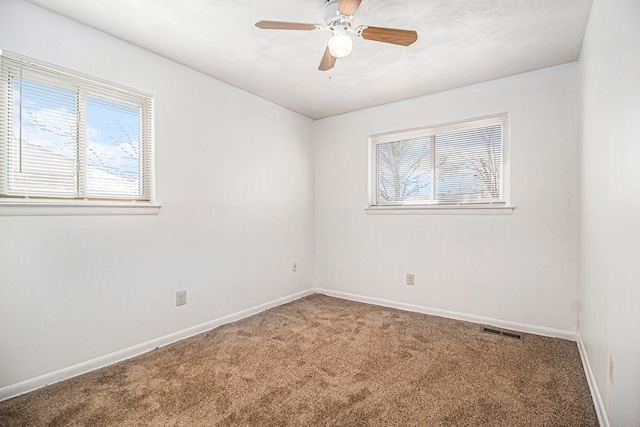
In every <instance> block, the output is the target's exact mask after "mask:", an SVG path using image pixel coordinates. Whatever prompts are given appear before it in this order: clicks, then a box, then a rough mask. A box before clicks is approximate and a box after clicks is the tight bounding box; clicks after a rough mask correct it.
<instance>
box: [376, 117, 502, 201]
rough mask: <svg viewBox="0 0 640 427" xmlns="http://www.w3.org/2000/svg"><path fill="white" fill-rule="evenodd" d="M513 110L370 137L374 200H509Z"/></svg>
mask: <svg viewBox="0 0 640 427" xmlns="http://www.w3.org/2000/svg"><path fill="white" fill-rule="evenodd" d="M507 149H508V116H507V115H506V114H502V115H499V116H492V117H486V118H480V119H474V120H469V121H465V122H462V123H454V124H447V125H439V126H434V127H430V128H423V129H414V130H409V131H401V132H394V133H389V134H384V135H376V136H372V137H371V138H370V153H371V155H370V157H371V164H370V171H371V180H370V182H371V185H370V205H371V206H405V205H407V206H410V205H435V204H449V205H462V204H473V203H475V204H479V203H484V204H505V202H506V201H507V196H508V194H507V193H508V191H507V187H506V184H507V179H508V176H507V174H508V168H507V167H506V166H507V163H506V159H508V152H507Z"/></svg>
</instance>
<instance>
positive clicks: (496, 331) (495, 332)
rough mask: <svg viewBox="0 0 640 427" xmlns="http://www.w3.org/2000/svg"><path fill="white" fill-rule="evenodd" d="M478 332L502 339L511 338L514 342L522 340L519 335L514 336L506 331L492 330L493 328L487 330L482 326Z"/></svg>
mask: <svg viewBox="0 0 640 427" xmlns="http://www.w3.org/2000/svg"><path fill="white" fill-rule="evenodd" d="M480 332H485V333H487V334H493V335H502V336H503V337H508V338H513V339H516V340H521V339H522V335H520V334H515V333H513V332H507V331H501V330H499V329H494V328H488V327H486V326H482V327H481V328H480Z"/></svg>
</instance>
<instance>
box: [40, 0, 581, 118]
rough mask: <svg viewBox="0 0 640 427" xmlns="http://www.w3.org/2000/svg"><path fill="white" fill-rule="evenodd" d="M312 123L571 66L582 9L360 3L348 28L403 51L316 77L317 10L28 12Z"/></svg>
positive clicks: (135, 5)
mask: <svg viewBox="0 0 640 427" xmlns="http://www.w3.org/2000/svg"><path fill="white" fill-rule="evenodd" d="M29 1H30V2H31V3H34V4H37V5H40V6H42V7H44V8H46V9H49V10H51V11H53V12H56V13H59V14H61V15H64V16H67V17H69V18H72V19H75V20H77V21H79V22H82V23H85V24H87V25H89V26H91V27H94V28H97V29H99V30H102V31H104V32H106V33H108V34H111V35H113V36H115V37H118V38H120V39H123V40H126V41H128V42H130V43H133V44H136V45H138V46H140V47H143V48H145V49H148V50H150V51H153V52H155V53H158V54H160V55H162V56H165V57H167V58H171V59H172V60H174V61H176V62H179V63H182V64H184V65H187V66H189V67H191V68H193V69H196V70H198V71H201V72H203V73H205V74H208V75H210V76H212V77H215V78H217V79H220V80H222V81H225V82H227V83H230V84H232V85H234V86H237V87H239V88H241V89H244V90H246V91H248V92H251V93H254V94H256V95H258V96H261V97H263V98H266V99H268V100H270V101H273V102H275V103H277V104H280V105H282V106H284V107H287V108H289V109H291V110H294V111H297V112H299V113H302V114H304V115H306V116H309V117H311V118H314V119H316V118H322V117H327V116H331V115H335V114H340V113H344V112H348V111H353V110H358V109H362V108H366V107H371V106H375V105H380V104H385V103H388V102H393V101H397V100H401V99H407V98H413V97H416V96H420V95H426V94H429V93H434V92H439V91H443V90H447V89H452V88H455V87H460V86H465V85H468V84H473V83H477V82H481V81H486V80H491V79H494V78H499V77H504V76H508V75H513V74H518V73H522V72H526V71H531V70H536V69H540V68H545V67H549V66H553V65H558V64H562V63H566V62H571V61H575V60H577V59H578V57H579V55H580V48H581V46H582V38H583V36H584V32H585V28H586V25H587V21H588V17H589V11H590V9H591V0H363V2H362V5H361V6H360V8H359V9H358V11H357V13H356V15H355V17H354V19H353V25H354V27H355V26H358V25H363V24H364V25H371V26H379V27H388V28H400V29H410V30H415V31H417V32H418V36H419V38H418V41H417V42H416V43H414V44H413V45H411V46H408V47H403V46H396V45H391V44H385V43H377V42H372V41H368V40H362V39H354V43H353V45H354V46H353V53H352V54H351V55H350V56H348V57H346V58H342V59H339V60H338V62H337V64H336V66H335V68H334V69H333V70H331V71H328V72H327V71H325V72H322V71H318V70H317V68H318V64H319V62H320V59H321V57H322V53H323V52H324V49H325V46H326V43H327V40H328V39H329V38H330V37H331V34H330V33H329V32H325V31H320V32H305V31H282V30H260V29H258V28H256V27H255V26H254V24H255V23H256V22H257V21H260V20H263V19H264V20H277V21H293V22H303V23H318V24H322V23H323V19H322V10H323V8H322V6H323V4H324V0H269V1H260V0H91V1H78V0H29Z"/></svg>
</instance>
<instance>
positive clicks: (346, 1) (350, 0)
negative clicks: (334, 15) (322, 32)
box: [338, 0, 362, 16]
mask: <svg viewBox="0 0 640 427" xmlns="http://www.w3.org/2000/svg"><path fill="white" fill-rule="evenodd" d="M360 3H362V0H340V3H338V10H339V11H340V13H341V14H343V15H346V16H351V15H353V14H354V13H356V10H358V7H360Z"/></svg>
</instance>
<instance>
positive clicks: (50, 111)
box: [0, 52, 153, 204]
mask: <svg viewBox="0 0 640 427" xmlns="http://www.w3.org/2000/svg"><path fill="white" fill-rule="evenodd" d="M0 95H1V96H0V100H1V101H0V204H3V203H4V204H6V203H16V202H17V203H22V204H25V203H27V204H28V203H41V202H43V201H44V202H52V201H57V202H60V203H64V202H65V201H66V202H73V201H75V202H80V203H89V204H91V203H93V202H96V203H97V202H102V203H108V202H109V201H112V202H113V201H120V202H122V201H126V202H151V201H152V192H153V189H152V171H153V168H152V164H151V160H152V153H151V150H152V102H153V100H152V98H151V97H149V96H147V95H143V94H140V93H136V92H134V91H132V90H129V89H125V88H121V87H116V86H114V85H113V84H110V83H105V82H102V81H99V80H97V79H94V78H89V77H85V76H81V75H78V74H77V73H74V72H71V71H68V70H63V69H60V68H57V67H53V66H50V65H47V64H43V63H39V62H36V61H34V60H31V59H28V58H25V57H22V56H19V55H15V54H8V53H6V52H2V53H1V54H0Z"/></svg>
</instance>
